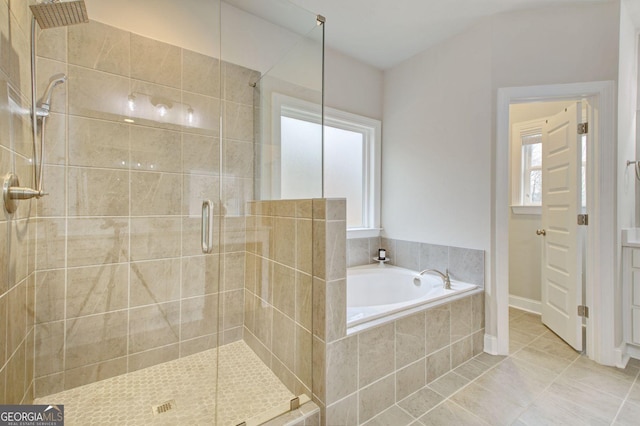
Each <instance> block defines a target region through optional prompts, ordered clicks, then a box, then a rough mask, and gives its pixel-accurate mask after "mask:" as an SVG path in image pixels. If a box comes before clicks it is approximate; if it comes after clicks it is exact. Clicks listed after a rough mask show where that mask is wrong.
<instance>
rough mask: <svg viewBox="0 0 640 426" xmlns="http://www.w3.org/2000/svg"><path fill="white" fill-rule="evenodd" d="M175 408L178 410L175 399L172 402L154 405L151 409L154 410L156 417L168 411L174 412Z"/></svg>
mask: <svg viewBox="0 0 640 426" xmlns="http://www.w3.org/2000/svg"><path fill="white" fill-rule="evenodd" d="M174 408H176V401H175V399H172V400H171V401H167V402H163V403H162V404H160V405H154V406H152V407H151V409H152V410H153V414H154V415H156V416H157V415H158V414H164V413H166V412H167V411H170V410H173V409H174Z"/></svg>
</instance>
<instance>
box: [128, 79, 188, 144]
mask: <svg viewBox="0 0 640 426" xmlns="http://www.w3.org/2000/svg"><path fill="white" fill-rule="evenodd" d="M130 85H131V89H130V94H131V95H133V96H134V97H135V100H134V103H135V107H134V111H131V110H130V109H129V107H128V106H127V107H126V109H125V108H123V109H124V112H123V114H126V115H128V116H130V117H131V118H133V119H134V120H135V123H136V125H142V126H149V127H153V128H156V129H168V130H175V131H180V130H182V128H183V126H184V125H185V120H186V111H185V109H186V108H185V106H184V103H183V102H181V101H180V99H181V97H182V93H183V92H181V91H180V89H177V88H174V87H169V86H166V85H162V84H156V83H154V82H150V81H149V80H140V79H132V80H131V81H130ZM128 96H129V94H127V98H126V101H125V102H127V104H128V99H129V97H128ZM122 102H123V101H121V103H122ZM160 105H164V106H165V108H164V115H162V114H161V111H162V110H161V109H160Z"/></svg>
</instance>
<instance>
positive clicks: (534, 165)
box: [520, 133, 542, 206]
mask: <svg viewBox="0 0 640 426" xmlns="http://www.w3.org/2000/svg"><path fill="white" fill-rule="evenodd" d="M520 141H521V143H522V177H521V182H522V191H521V193H522V196H521V200H520V201H521V204H522V205H524V206H540V205H542V133H535V134H532V135H526V136H522V137H521V139H520Z"/></svg>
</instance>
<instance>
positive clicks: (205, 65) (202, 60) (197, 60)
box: [182, 49, 253, 98]
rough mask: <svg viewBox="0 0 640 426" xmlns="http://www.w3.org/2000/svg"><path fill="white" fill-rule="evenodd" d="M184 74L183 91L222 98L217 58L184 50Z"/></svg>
mask: <svg viewBox="0 0 640 426" xmlns="http://www.w3.org/2000/svg"><path fill="white" fill-rule="evenodd" d="M182 73H183V74H182V89H183V90H186V91H188V92H194V93H200V94H202V95H207V96H213V97H216V98H219V97H220V60H218V59H217V58H212V57H210V56H206V55H203V54H201V53H197V52H193V51H191V50H186V49H184V50H182ZM252 92H253V91H252Z"/></svg>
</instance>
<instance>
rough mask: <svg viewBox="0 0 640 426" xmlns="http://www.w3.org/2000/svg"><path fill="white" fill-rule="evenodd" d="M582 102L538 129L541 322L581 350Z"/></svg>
mask: <svg viewBox="0 0 640 426" xmlns="http://www.w3.org/2000/svg"><path fill="white" fill-rule="evenodd" d="M581 116H582V106H581V103H579V102H578V103H577V104H575V105H572V106H570V107H568V108H567V109H566V110H564V111H562V112H560V113H559V114H557V115H555V116H553V117H552V118H550V119H549V120H547V122H546V124H545V125H544V126H543V129H542V228H543V229H544V235H541V237H542V238H544V243H543V244H542V247H543V249H542V322H543V323H544V324H545V325H546V326H547V327H549V328H550V329H551V330H553V332H555V333H556V334H557V335H558V336H560V337H561V338H562V339H564V340H565V341H566V342H567V343H569V344H570V345H571V346H573V347H574V348H575V349H576V350H579V351H581V350H582V318H581V317H579V316H578V305H581V304H582V249H581V241H580V240H581V233H580V232H578V231H579V229H578V224H577V216H578V214H579V213H580V211H581V205H582V203H581V198H582V176H581V175H582V173H581V166H582V150H581V136H580V135H578V130H577V126H578V123H579V122H580V118H581Z"/></svg>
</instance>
